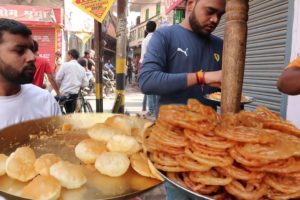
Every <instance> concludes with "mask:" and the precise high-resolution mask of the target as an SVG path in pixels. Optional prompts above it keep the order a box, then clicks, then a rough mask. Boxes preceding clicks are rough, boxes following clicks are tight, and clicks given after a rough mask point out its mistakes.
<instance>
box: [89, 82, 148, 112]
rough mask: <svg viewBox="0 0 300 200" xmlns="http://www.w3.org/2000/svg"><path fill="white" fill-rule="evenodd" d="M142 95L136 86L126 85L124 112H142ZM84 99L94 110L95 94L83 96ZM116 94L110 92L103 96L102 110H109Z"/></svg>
mask: <svg viewBox="0 0 300 200" xmlns="http://www.w3.org/2000/svg"><path fill="white" fill-rule="evenodd" d="M143 97H144V95H143V94H142V93H141V92H140V90H139V89H138V87H137V86H133V87H128V88H126V90H125V112H129V113H130V114H142V102H143ZM84 98H85V99H86V100H88V101H89V102H90V104H91V106H92V108H93V111H94V112H95V111H96V96H95V95H92V96H85V97H84ZM115 98H116V95H115V94H111V95H109V96H105V97H104V99H103V110H104V112H111V111H112V108H113V105H114V102H115Z"/></svg>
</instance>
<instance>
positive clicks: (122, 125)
mask: <svg viewBox="0 0 300 200" xmlns="http://www.w3.org/2000/svg"><path fill="white" fill-rule="evenodd" d="M105 124H108V125H110V126H112V127H116V128H117V129H119V130H120V131H121V134H125V135H131V128H132V127H133V126H134V122H133V121H132V120H131V119H130V117H129V116H127V115H115V116H112V117H109V118H107V119H106V120H105Z"/></svg>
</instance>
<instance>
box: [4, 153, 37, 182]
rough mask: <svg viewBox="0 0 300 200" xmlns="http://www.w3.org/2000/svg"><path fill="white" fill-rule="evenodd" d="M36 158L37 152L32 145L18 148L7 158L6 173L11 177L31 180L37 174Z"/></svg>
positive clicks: (23, 180) (24, 180)
mask: <svg viewBox="0 0 300 200" xmlns="http://www.w3.org/2000/svg"><path fill="white" fill-rule="evenodd" d="M35 160H36V157H35V153H34V151H33V150H32V149H31V148H30V147H20V148H17V150H16V151H15V152H13V153H12V154H10V156H9V157H8V158H7V160H6V173H7V175H8V176H9V177H10V178H13V179H17V180H19V181H22V182H26V181H29V180H31V179H32V178H34V177H35V176H36V175H37V172H36V171H35V169H34V162H35Z"/></svg>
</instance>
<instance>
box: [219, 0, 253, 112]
mask: <svg viewBox="0 0 300 200" xmlns="http://www.w3.org/2000/svg"><path fill="white" fill-rule="evenodd" d="M248 10H249V0H227V4H226V22H225V33H224V49H223V65H222V76H223V78H222V100H221V112H222V114H223V113H229V112H231V113H236V112H239V111H240V109H241V107H240V102H241V94H242V86H243V78H244V68H245V58H246V44H247V32H248V28H247V21H248Z"/></svg>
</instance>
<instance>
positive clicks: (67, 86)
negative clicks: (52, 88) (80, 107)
mask: <svg viewBox="0 0 300 200" xmlns="http://www.w3.org/2000/svg"><path fill="white" fill-rule="evenodd" d="M78 58H79V52H78V51H77V50H76V49H71V50H69V51H68V54H67V62H65V63H63V64H62V65H61V68H60V70H59V71H58V73H57V75H56V81H57V83H58V85H59V90H60V94H61V96H67V97H68V101H67V102H66V104H65V109H66V112H67V113H73V112H74V111H75V109H76V101H77V98H78V93H79V90H80V89H81V88H84V87H87V86H88V84H89V82H88V79H87V76H86V73H85V69H84V68H83V67H82V66H81V65H80V64H79V63H78V62H77V59H78Z"/></svg>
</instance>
